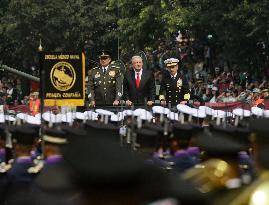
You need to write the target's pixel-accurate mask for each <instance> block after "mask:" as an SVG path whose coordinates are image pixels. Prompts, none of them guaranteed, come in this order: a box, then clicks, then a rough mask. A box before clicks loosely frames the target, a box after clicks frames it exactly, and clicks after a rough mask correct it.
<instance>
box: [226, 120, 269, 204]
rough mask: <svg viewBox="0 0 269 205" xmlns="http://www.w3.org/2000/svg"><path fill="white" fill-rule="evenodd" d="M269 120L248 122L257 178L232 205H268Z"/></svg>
mask: <svg viewBox="0 0 269 205" xmlns="http://www.w3.org/2000/svg"><path fill="white" fill-rule="evenodd" d="M268 124H269V120H268V119H255V120H253V121H251V122H250V129H251V131H252V134H251V136H250V138H251V141H252V142H253V152H254V159H255V163H256V168H257V170H258V177H257V179H256V180H254V181H253V183H252V184H250V186H248V187H247V188H246V189H245V190H244V191H243V192H242V193H240V194H239V195H238V196H237V198H236V199H235V200H234V201H233V202H232V203H231V204H232V205H245V204H249V205H266V204H269V195H268V193H269V184H268V182H269V159H268V154H269V128H268Z"/></svg>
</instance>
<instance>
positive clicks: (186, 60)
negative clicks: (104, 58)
mask: <svg viewBox="0 0 269 205" xmlns="http://www.w3.org/2000/svg"><path fill="white" fill-rule="evenodd" d="M173 45H176V46H173ZM146 55H147V59H148V68H149V69H152V70H153V71H154V73H155V76H156V80H157V83H158V81H159V78H161V75H159V74H161V73H162V72H161V71H162V70H164V69H166V68H165V66H164V64H163V61H164V60H165V59H166V58H167V57H169V56H171V55H172V56H173V57H177V58H178V59H180V60H181V66H180V69H181V72H182V74H183V75H185V77H186V78H187V79H188V81H189V86H190V90H191V94H192V96H193V97H194V98H195V100H197V101H200V102H210V103H218V102H224V103H226V102H236V101H243V102H245V103H247V104H249V105H250V106H257V105H258V106H263V101H264V99H269V91H268V89H269V81H268V79H269V74H268V69H269V66H267V67H268V69H267V70H266V69H265V68H266V66H265V68H264V70H261V71H260V72H253V71H251V70H248V69H244V68H240V67H239V66H238V65H237V64H235V63H231V62H229V60H226V59H225V57H224V56H222V55H221V54H216V53H215V54H213V51H211V48H210V47H209V45H208V44H206V43H202V42H193V43H191V45H190V44H185V45H182V44H179V43H178V42H176V43H173V44H172V43H168V44H165V43H163V42H161V43H160V44H159V46H158V47H157V49H156V50H148V51H146ZM257 69H258V68H257Z"/></svg>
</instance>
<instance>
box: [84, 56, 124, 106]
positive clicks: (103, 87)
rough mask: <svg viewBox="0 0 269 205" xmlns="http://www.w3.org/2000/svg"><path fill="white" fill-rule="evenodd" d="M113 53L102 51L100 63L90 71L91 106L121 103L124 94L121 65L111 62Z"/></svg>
mask: <svg viewBox="0 0 269 205" xmlns="http://www.w3.org/2000/svg"><path fill="white" fill-rule="evenodd" d="M111 55H112V54H111V53H110V52H109V51H103V52H101V54H100V56H99V58H100V65H99V66H98V67H95V68H93V69H92V70H90V71H89V87H88V90H89V92H90V94H89V96H88V97H89V100H90V106H92V107H95V105H115V106H116V105H119V101H120V98H121V96H122V76H121V71H120V68H119V67H116V66H114V65H112V64H111V61H112V59H111Z"/></svg>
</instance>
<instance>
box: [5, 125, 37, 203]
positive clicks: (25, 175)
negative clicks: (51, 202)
mask: <svg viewBox="0 0 269 205" xmlns="http://www.w3.org/2000/svg"><path fill="white" fill-rule="evenodd" d="M34 137H35V131H34V130H33V129H25V128H24V127H18V128H16V129H15V130H13V131H12V140H13V142H15V145H14V147H15V154H16V155H17V157H16V158H15V160H14V163H13V164H12V167H11V168H10V169H9V170H8V171H7V173H6V182H7V184H6V200H7V204H14V205H15V204H18V205H19V204H29V201H30V187H31V184H32V182H33V179H34V175H33V174H31V173H30V172H29V169H30V168H31V167H32V166H33V161H32V159H31V156H30V151H31V147H32V146H33V143H34ZM17 146H18V148H17ZM18 150H19V151H18ZM22 150H23V151H22Z"/></svg>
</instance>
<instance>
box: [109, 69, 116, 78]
mask: <svg viewBox="0 0 269 205" xmlns="http://www.w3.org/2000/svg"><path fill="white" fill-rule="evenodd" d="M108 75H109V76H111V77H113V78H114V77H115V75H116V72H115V71H114V70H111V71H109V73H108Z"/></svg>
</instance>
